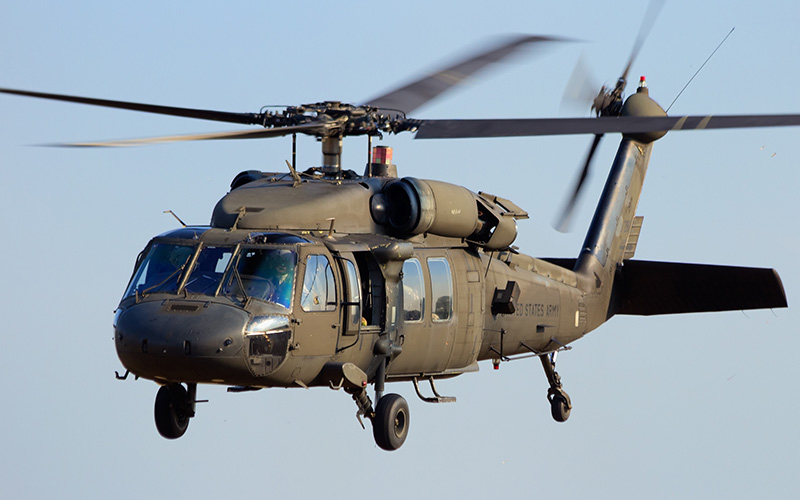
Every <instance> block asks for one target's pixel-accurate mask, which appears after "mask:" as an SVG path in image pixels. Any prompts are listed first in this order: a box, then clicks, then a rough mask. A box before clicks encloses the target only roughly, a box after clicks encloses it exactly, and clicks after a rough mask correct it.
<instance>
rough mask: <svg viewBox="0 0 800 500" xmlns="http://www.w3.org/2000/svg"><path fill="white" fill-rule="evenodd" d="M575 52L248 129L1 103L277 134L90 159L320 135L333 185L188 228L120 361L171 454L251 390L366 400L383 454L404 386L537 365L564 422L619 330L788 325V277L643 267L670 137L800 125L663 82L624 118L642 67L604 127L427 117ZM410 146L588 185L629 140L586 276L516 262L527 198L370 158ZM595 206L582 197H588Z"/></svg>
mask: <svg viewBox="0 0 800 500" xmlns="http://www.w3.org/2000/svg"><path fill="white" fill-rule="evenodd" d="M556 41H557V39H555V38H552V37H540V36H520V37H515V38H513V39H510V40H508V41H506V42H505V43H503V44H501V45H500V46H498V47H495V48H493V49H492V50H489V51H484V52H481V53H479V54H476V55H473V56H471V57H469V58H467V59H465V60H463V61H460V62H458V63H456V64H454V65H451V66H448V67H447V68H445V69H442V70H440V71H436V72H434V73H433V74H432V75H430V76H428V77H425V78H422V79H420V80H416V81H414V82H412V83H410V84H408V85H405V86H403V87H401V88H399V89H397V90H393V91H391V92H389V93H387V94H384V95H382V96H379V97H376V98H373V99H370V100H368V101H366V104H360V105H354V104H347V103H342V102H339V101H325V102H318V103H310V104H303V105H299V106H289V107H286V108H285V109H283V110H282V111H277V112H273V111H264V110H262V111H260V112H258V113H231V112H222V111H212V110H200V109H188V108H176V107H170V106H157V105H152V104H142V103H134V102H127V101H112V100H106V99H95V98H87V97H77V96H68V95H62V94H50V93H42V92H32V91H26V90H15V89H0V92H2V93H5V94H12V95H21V96H28V97H36V98H44V99H53V100H60V101H67V102H74V103H81V104H89V105H96V106H104V107H112V108H118V109H128V110H135V111H143V112H149V113H157V114H164V115H171V116H183V117H190V118H198V119H204V120H214V121H220V122H226V123H236V124H245V125H257V126H259V127H261V128H258V129H255V130H247V131H234V132H221V133H212V134H199V135H186V136H172V137H167V138H156V139H143V140H138V139H137V140H128V141H115V142H105V143H79V144H73V145H74V146H87V147H89V146H130V145H139V144H148V143H154V142H169V141H181V140H229V139H246V138H269V137H278V136H286V135H292V136H293V138H296V134H306V135H311V136H313V137H316V138H317V139H318V140H319V141H320V143H321V149H322V165H321V166H315V167H310V168H307V169H305V170H301V169H299V168H298V166H297V164H296V162H295V161H294V158H295V156H294V155H293V161H292V162H291V163H290V162H287V169H286V170H285V171H281V172H261V171H255V170H249V171H245V172H242V173H240V174H238V175H236V176H235V177H234V179H233V181H232V182H231V185H230V191H229V192H228V193H227V194H226V195H225V196H224V197H223V198H222V199H221V200H219V202H218V203H217V204H216V206H215V207H214V210H213V213H212V216H211V221H210V224H209V225H207V226H187V225H185V224H183V222H181V227H180V228H177V229H175V230H173V231H168V232H166V233H163V234H161V235H158V236H156V237H155V238H153V239H152V240H151V241H150V242H149V243H148V244H147V246H146V247H145V249H144V250H143V251H142V252H141V253H140V254H139V257H138V258H137V261H136V264H135V266H134V271H133V274H132V276H131V279H130V281H129V283H128V285H127V286H126V288H125V292H124V294H123V297H122V299H121V301H120V303H119V306H118V308H117V310H116V311H115V317H114V324H113V327H114V333H115V335H114V339H115V345H116V349H117V353H118V356H119V358H120V361H121V362H122V364H123V365H124V366H125V368H126V369H127V371H126V374H125V375H123V376H119V375H118V376H119V377H120V378H125V377H127V375H128V374H129V373H132V374H133V375H134V376H136V377H137V378H139V377H141V378H146V379H149V380H153V381H155V382H156V383H157V384H159V385H160V388H159V389H158V391H157V394H156V399H155V405H154V417H155V423H156V427H157V430H158V432H159V433H160V434H161V435H162V436H163V437H165V438H168V439H176V438H179V437H181V436H182V435H183V434H184V433H185V432H186V430H187V428H188V425H189V422H190V421H191V419H192V418H194V417H195V415H196V404H197V403H198V402H200V401H199V400H198V398H197V385H198V384H204V383H205V384H219V385H225V386H228V390H229V391H231V392H245V391H253V390H260V389H264V388H273V387H320V386H321V387H330V388H332V389H336V390H343V392H344V393H346V394H348V395H349V396H350V397H351V398H352V399H353V401H354V402H355V405H356V416H357V417H358V420H359V421H361V422H362V426H363V425H364V424H363V420H364V419H367V420H369V421H370V422H371V425H372V430H373V437H374V439H375V442H376V444H377V445H378V446H379V447H380V448H382V449H385V450H389V451H391V450H396V449H398V448H400V447H401V446H402V445H403V443H404V442H405V440H406V438H407V436H408V431H409V423H410V412H409V406H408V403H407V402H406V401H405V399H404V398H403V397H402V396H400V395H398V394H394V393H390V394H386V393H385V392H386V387H385V384H386V383H387V382H400V381H406V382H408V381H410V382H412V383H413V385H414V388H415V391H416V393H417V394H418V396H419V397H420V398H421V399H422V400H423V401H425V402H430V403H447V402H454V401H455V398H453V397H447V396H442V395H440V394H439V392H438V390H437V388H436V385H435V381H436V380H441V379H446V378H450V377H455V376H458V375H462V374H465V373H470V372H474V371H477V370H478V362H479V361H484V360H491V361H492V362H493V364H494V366H495V367H498V366H499V365H500V364H501V363H503V362H506V361H510V360H512V359H520V358H523V357H537V358H538V359H539V360H540V362H541V364H542V366H543V370H544V373H545V377H546V379H547V381H548V385H549V388H548V391H547V399H548V401H549V402H550V406H551V414H552V417H553V418H554V420H556V421H559V422H564V421H566V420H567V419H568V418H569V415H570V412H571V410H572V401H571V400H570V398H569V396H568V394H567V392H566V391H565V389H564V386H563V384H562V382H561V377H560V375H559V374H558V372H557V371H556V358H557V354H558V353H559V352H562V351H565V350H568V349H570V347H571V346H570V344H571V343H573V342H575V341H576V340H578V339H580V338H581V337H583V336H584V335H586V334H587V333H589V332H590V331H592V330H594V329H596V328H597V327H599V326H600V325H602V324H603V323H605V322H606V321H608V320H609V319H611V317H613V316H615V315H658V314H675V313H686V312H704V311H725V310H743V309H757V308H776V307H786V306H787V301H786V297H785V293H784V291H783V287H782V285H781V282H780V278H779V277H778V275H777V273H776V272H775V271H774V270H772V269H762V268H747V267H731V266H713V265H701V264H684V263H672V262H651V261H638V260H635V259H634V258H633V257H634V254H635V250H636V245H637V241H638V235H639V231H640V229H641V227H642V219H641V218H640V217H638V216H637V215H636V207H637V202H638V199H639V195H640V193H641V188H642V185H643V182H644V176H645V173H646V170H647V165H648V162H649V158H650V155H651V152H652V148H653V145H654V143H655V142H656V141H657V140H658V139H660V138H661V137H663V136H664V135H665V134H666V133H667V132H668V131H672V130H690V129H714V128H738V127H754V126H762V127H765V126H794V125H800V115H735V116H684V117H670V116H667V115H666V113H665V112H664V111H663V109H662V108H661V107H660V106H659V105H658V104H657V103H656V102H655V101H654V100H652V99H651V98H650V97H649V89H648V87H647V86H646V81H645V80H644V79H642V80H640V84H639V87H638V88H637V90H636V92H635V93H634V94H632V95H630V96H629V97H627V98H626V99H625V98H624V90H625V87H626V84H627V79H628V73H629V70H630V67H631V64H632V62H633V55H632V56H631V58H630V60H629V62H628V64H627V66H626V69H625V70H624V71H623V73H622V75H621V76H620V78H619V79H618V80H617V84H616V86H615V87H614V88H613V89H601V91H600V93H599V94H598V98H597V99H596V100H595V102H596V112H597V117H595V118H574V119H563V118H562V119H514V120H503V119H498V120H427V119H426V120H417V119H413V118H409V117H408V116H407V115H408V114H410V113H412V112H413V111H414V110H416V109H417V108H419V107H421V106H422V105H423V104H425V103H427V102H428V101H430V100H431V99H433V98H435V97H437V96H439V95H440V94H441V93H443V92H445V91H447V90H448V89H450V88H451V87H452V86H454V85H455V84H457V83H458V82H459V81H461V80H462V79H463V78H465V77H466V76H470V75H473V74H475V73H478V72H479V71H481V70H483V69H485V68H486V67H487V66H488V65H490V64H491V63H493V62H496V61H499V60H501V59H503V58H505V57H508V56H509V55H511V54H512V53H514V52H516V51H518V50H519V49H521V48H523V47H526V46H538V45H541V44H544V43H552V42H556ZM402 132H409V133H415V134H416V136H415V137H416V138H419V139H437V138H438V139H444V138H475V137H508V136H533V135H560V134H590V135H593V136H594V139H593V142H592V146H591V147H590V150H589V154H588V155H587V159H586V161H585V164H584V167H583V170H582V173H581V176H580V177H579V179H584V178H585V172H586V171H588V168H589V166H590V164H591V160H592V157H593V155H594V152H595V150H596V148H597V144H598V143H599V141H600V138H602V137H603V136H604V134H607V133H612V132H614V133H620V134H622V139H621V142H620V146H619V149H618V152H617V156H616V158H615V160H614V162H613V164H612V166H611V169H610V172H609V176H608V180H607V182H606V186H605V188H604V190H603V193H602V195H601V197H600V200H599V202H598V205H597V210H596V212H595V215H594V218H593V219H592V222H591V224H590V226H589V228H588V231H587V235H586V239H585V242H584V244H583V245H582V246H581V249H580V251H579V253H578V256H577V257H576V258H560V259H554V258H549V259H540V258H534V257H530V256H527V255H524V254H522V253H520V252H519V250H518V249H517V248H515V247H514V246H513V243H514V241H515V238H516V236H517V225H516V221H518V220H522V219H525V218H527V217H528V214H527V213H526V212H525V211H524V210H523V209H522V208H520V207H519V206H518V205H516V204H515V203H514V202H512V201H511V200H508V199H505V198H501V197H500V196H496V195H493V194H489V193H485V192H481V191H478V192H473V191H470V190H469V189H467V188H464V187H461V186H458V185H456V184H451V183H447V182H442V181H436V180H424V179H417V178H411V177H400V176H399V174H398V169H397V167H396V165H394V164H393V163H392V150H391V148H388V147H386V146H376V147H374V148H373V147H372V140H373V138H375V137H382V135H383V134H399V133H402ZM350 136H365V137H366V139H367V141H368V147H367V151H368V155H369V157H368V159H367V162H366V167H365V170H364V172H363V174H362V173H357V172H354V171H352V170H346V169H344V168H343V166H342V164H341V163H342V162H341V153H342V147H343V139H344V138H345V137H350ZM293 144H295V142H294V141H293ZM293 149H294V148H293ZM581 187H582V180H579V182H578V184H577V186H576V189H575V196H576V195H577V193H578V192H579V191H580V190H581ZM573 198H574V197H573ZM573 204H574V202H573V201H570V202H568V208H567V210H565V214H568V212H569V210H570V208H569V207H571V206H572V205H573ZM420 382H427V383H428V384H429V387H430V394H432V395H428V396H426V395H424V394H423V391H422V390H421V388H420ZM370 385H372V386H373V388H374V402H373V399H371V398H370V395H369V392H368V389H369V386H370Z"/></svg>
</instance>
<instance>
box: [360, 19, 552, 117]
mask: <svg viewBox="0 0 800 500" xmlns="http://www.w3.org/2000/svg"><path fill="white" fill-rule="evenodd" d="M561 40H564V39H561V38H553V37H547V36H532V35H523V36H517V37H514V38H511V39H510V40H508V41H507V42H505V43H503V44H502V45H500V46H499V47H495V48H492V49H490V50H487V51H483V52H480V53H478V54H475V55H473V56H470V57H469V58H467V59H465V60H462V61H459V62H458V63H456V64H454V65H452V66H449V67H447V68H445V69H442V70H439V71H436V72H435V73H433V74H430V75H428V76H425V77H423V78H420V79H419V80H416V81H414V82H411V83H409V84H407V85H404V86H403V87H400V88H398V89H395V90H392V91H391V92H389V93H387V94H384V95H382V96H378V97H375V98H373V99H370V100H369V101H367V102H366V105H368V106H372V107H375V108H380V109H385V110H396V111H401V112H405V113H411V112H412V111H414V110H415V109H417V108H419V107H420V106H422V105H423V104H425V103H427V102H428V101H430V100H431V99H434V98H435V97H437V96H439V95H440V94H441V93H443V92H444V91H446V90H448V89H450V88H452V87H453V86H455V85H458V84H459V83H461V82H463V81H464V80H465V79H466V78H467V77H469V76H472V75H474V74H476V73H478V72H479V71H480V70H482V69H484V68H486V67H487V66H489V65H490V64H492V63H494V62H498V61H500V60H501V59H504V58H506V57H508V56H510V55H511V54H513V53H514V52H516V51H517V50H518V49H519V48H520V47H523V46H525V45H528V44H532V43H538V42H552V41H561Z"/></svg>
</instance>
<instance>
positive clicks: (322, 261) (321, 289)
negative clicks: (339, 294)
mask: <svg viewBox="0 0 800 500" xmlns="http://www.w3.org/2000/svg"><path fill="white" fill-rule="evenodd" d="M300 306H301V307H302V308H303V310H304V311H309V312H313V311H335V310H336V284H335V282H334V280H333V270H332V269H331V263H330V261H329V260H328V258H327V257H325V256H324V255H309V256H308V257H307V258H306V275H305V278H304V279H303V293H302V295H301V297H300Z"/></svg>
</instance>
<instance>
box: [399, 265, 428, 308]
mask: <svg viewBox="0 0 800 500" xmlns="http://www.w3.org/2000/svg"><path fill="white" fill-rule="evenodd" d="M424 315H425V281H424V280H423V278H422V266H420V264H419V261H418V260H417V259H408V260H406V261H405V262H403V319H404V320H405V321H406V322H407V323H413V322H418V321H422V320H423V317H424Z"/></svg>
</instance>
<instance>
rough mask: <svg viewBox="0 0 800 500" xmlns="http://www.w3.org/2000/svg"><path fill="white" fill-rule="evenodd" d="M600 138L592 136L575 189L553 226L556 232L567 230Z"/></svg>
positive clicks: (600, 135)
mask: <svg viewBox="0 0 800 500" xmlns="http://www.w3.org/2000/svg"><path fill="white" fill-rule="evenodd" d="M602 138H603V134H597V135H596V136H594V140H593V141H592V145H591V146H590V147H589V152H588V153H587V154H586V161H585V162H584V163H583V169H581V173H580V175H579V176H578V181H577V182H576V183H575V188H574V189H573V190H572V195H571V196H570V197H569V200H567V203H566V205H564V209H563V210H562V211H561V215H560V216H559V218H558V219H557V221H556V222H555V224H554V227H555V228H556V230H557V231H559V232H561V233H564V232H566V231H567V229H568V228H569V222H570V220H571V219H572V212H573V211H574V210H575V202H576V201H577V200H578V195H579V194H580V193H581V189H583V184H584V183H585V182H586V178H587V177H588V176H589V168H590V167H591V165H592V159H593V158H594V153H595V151H597V146H598V145H599V144H600V140H601V139H602Z"/></svg>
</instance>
